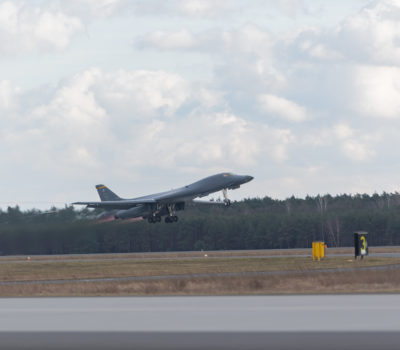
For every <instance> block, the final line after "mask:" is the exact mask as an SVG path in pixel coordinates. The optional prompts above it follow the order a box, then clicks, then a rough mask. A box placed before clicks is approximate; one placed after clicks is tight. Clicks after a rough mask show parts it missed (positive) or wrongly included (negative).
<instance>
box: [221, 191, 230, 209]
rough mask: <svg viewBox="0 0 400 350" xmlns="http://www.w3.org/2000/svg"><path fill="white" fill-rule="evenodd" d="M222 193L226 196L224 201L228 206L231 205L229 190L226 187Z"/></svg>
mask: <svg viewBox="0 0 400 350" xmlns="http://www.w3.org/2000/svg"><path fill="white" fill-rule="evenodd" d="M222 195H223V196H224V203H225V205H226V206H227V207H229V206H230V205H231V201H230V200H229V198H228V190H227V189H226V188H224V189H223V190H222Z"/></svg>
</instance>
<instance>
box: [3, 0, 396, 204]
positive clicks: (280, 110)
mask: <svg viewBox="0 0 400 350" xmlns="http://www.w3.org/2000/svg"><path fill="white" fill-rule="evenodd" d="M0 120H1V124H0V125H1V127H0V178H1V184H0V186H1V189H0V191H1V194H2V197H1V199H0V207H2V208H5V207H7V205H15V204H20V205H21V206H22V207H23V208H30V207H38V208H48V207H49V206H50V205H52V204H55V205H57V206H60V205H63V203H70V202H73V201H78V200H96V199H97V194H96V191H95V189H94V185H95V184H98V183H105V184H107V185H108V186H109V187H110V188H112V189H113V190H115V192H117V193H118V194H120V195H121V196H123V197H135V196H139V195H144V194H149V193H152V192H157V191H162V190H167V189H170V188H175V187H178V186H182V185H185V184H188V183H191V182H193V181H196V180H198V179H200V178H202V177H205V176H208V175H211V174H213V173H216V172H220V171H233V172H236V173H239V174H250V175H253V176H254V177H255V180H253V181H252V182H251V183H250V184H248V185H246V186H244V187H243V188H241V189H239V190H236V191H233V192H232V193H231V198H233V199H240V198H243V197H255V196H260V197H263V196H265V195H268V196H271V197H274V198H286V197H288V196H291V195H295V196H301V197H303V196H305V195H307V194H310V195H316V194H318V193H321V194H324V193H331V194H337V193H357V192H367V193H373V192H375V191H377V192H382V191H387V192H391V191H397V190H398V176H397V173H398V172H399V171H400V167H399V165H398V162H397V160H398V159H399V152H400V151H399V150H400V138H399V137H398V131H399V130H400V128H399V127H400V1H399V0H387V1H372V2H371V1H361V0H353V1H351V0H340V1H339V0H336V1H326V0H308V1H306V0H304V1H302V0H281V1H272V0H271V1H261V0H253V1H245V0H226V1H225V0H213V1H212V0H182V1H180V0H146V1H143V0H131V1H127V0H82V1H78V0H69V1H62V0H58V1H57V0H53V1H50V0H42V1H39V0H34V1H32V0H29V1H28V0H26V1H24V0H21V1H1V0H0Z"/></svg>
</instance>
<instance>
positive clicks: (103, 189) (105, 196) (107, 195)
mask: <svg viewBox="0 0 400 350" xmlns="http://www.w3.org/2000/svg"><path fill="white" fill-rule="evenodd" d="M96 190H97V193H98V194H99V197H100V199H101V201H102V202H104V201H119V200H121V198H120V197H118V196H117V195H116V194H115V193H114V192H113V191H111V190H110V189H109V188H108V187H107V186H105V185H97V186H96Z"/></svg>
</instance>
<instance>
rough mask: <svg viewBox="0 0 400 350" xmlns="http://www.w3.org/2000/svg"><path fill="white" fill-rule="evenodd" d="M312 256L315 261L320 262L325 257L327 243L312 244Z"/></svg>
mask: <svg viewBox="0 0 400 350" xmlns="http://www.w3.org/2000/svg"><path fill="white" fill-rule="evenodd" d="M312 256H313V261H314V260H316V259H318V261H320V260H321V259H323V258H324V257H325V242H312Z"/></svg>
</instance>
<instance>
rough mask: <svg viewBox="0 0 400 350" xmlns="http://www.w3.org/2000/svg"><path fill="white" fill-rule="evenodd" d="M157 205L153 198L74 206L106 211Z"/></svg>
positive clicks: (86, 203) (81, 203)
mask: <svg viewBox="0 0 400 350" xmlns="http://www.w3.org/2000/svg"><path fill="white" fill-rule="evenodd" d="M154 203H157V202H156V200H154V199H153V198H148V199H140V200H139V199H126V200H120V201H105V202H75V203H72V204H77V205H86V206H87V207H88V208H104V209H129V208H132V207H135V206H137V205H141V204H154Z"/></svg>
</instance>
